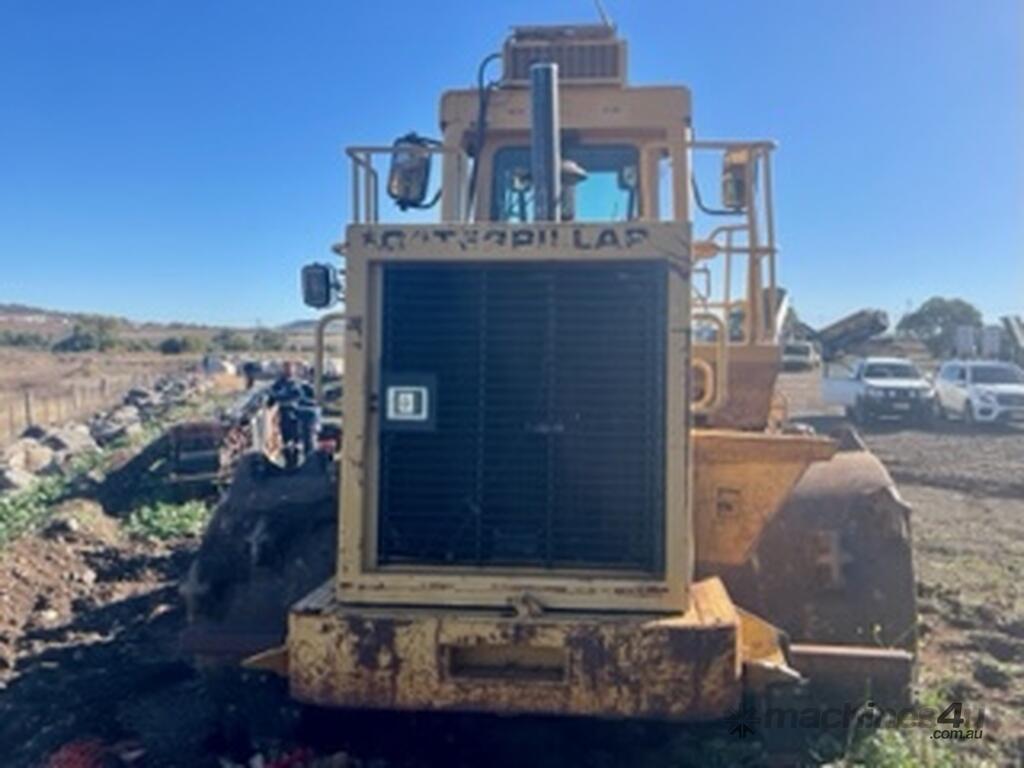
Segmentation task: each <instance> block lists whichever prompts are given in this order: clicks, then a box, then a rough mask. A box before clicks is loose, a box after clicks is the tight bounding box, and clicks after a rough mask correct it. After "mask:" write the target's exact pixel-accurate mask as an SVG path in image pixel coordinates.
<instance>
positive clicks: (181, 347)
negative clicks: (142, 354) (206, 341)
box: [159, 336, 203, 355]
mask: <svg viewBox="0 0 1024 768" xmlns="http://www.w3.org/2000/svg"><path fill="white" fill-rule="evenodd" d="M202 348H203V343H202V342H201V341H200V340H199V339H197V338H196V337H195V336H168V337H167V338H166V339H164V340H163V341H161V342H160V347H159V349H160V351H161V352H162V353H163V354H165V355H180V354H182V353H183V352H198V351H199V350H201V349H202Z"/></svg>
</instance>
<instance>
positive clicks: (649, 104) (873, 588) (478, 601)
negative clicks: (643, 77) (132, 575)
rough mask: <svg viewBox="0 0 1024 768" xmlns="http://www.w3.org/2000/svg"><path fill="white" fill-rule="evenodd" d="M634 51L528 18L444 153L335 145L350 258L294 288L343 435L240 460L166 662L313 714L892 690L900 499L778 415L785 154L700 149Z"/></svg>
mask: <svg viewBox="0 0 1024 768" xmlns="http://www.w3.org/2000/svg"><path fill="white" fill-rule="evenodd" d="M498 61H500V62H501V64H502V67H503V69H502V72H501V75H500V77H499V78H497V79H496V80H493V81H492V80H488V79H487V72H488V71H489V68H490V67H491V65H492V64H494V63H496V62H498ZM627 63H628V57H627V48H626V42H625V41H624V40H622V39H621V38H619V37H618V35H617V33H616V32H615V30H614V28H612V27H610V26H606V25H595V26H588V25H584V26H550V27H536V26H525V27H517V28H515V29H513V30H512V32H511V34H510V36H509V37H508V39H507V40H506V41H505V44H504V47H503V49H502V50H501V51H500V52H499V53H495V54H491V55H490V56H488V57H487V58H485V59H484V60H483V62H482V63H481V65H480V69H479V73H478V77H477V85H476V87H473V88H469V89H461V90H453V91H448V92H446V93H444V94H443V96H442V97H441V101H440V119H439V126H440V135H439V136H438V137H437V138H425V137H421V136H418V135H416V134H409V135H406V136H403V137H401V138H399V139H398V140H396V141H395V142H394V143H392V144H388V145H382V146H365V145H363V146H355V147H350V148H349V149H348V150H347V156H348V158H349V160H350V162H351V172H352V179H351V182H352V187H351V205H352V216H351V221H350V223H349V225H348V227H347V230H346V232H345V236H344V240H343V242H342V243H340V244H339V245H337V246H335V249H334V250H335V252H336V253H337V254H338V255H339V256H340V257H341V259H342V261H341V262H340V263H339V264H338V265H337V266H334V265H325V264H314V265H310V266H309V267H307V268H305V269H304V270H303V275H302V278H303V280H302V282H303V293H304V297H305V300H306V302H307V303H308V304H309V305H311V306H314V307H317V308H321V309H328V308H329V307H330V306H331V305H332V304H334V303H335V302H336V301H338V299H339V298H342V299H343V301H344V311H343V312H329V313H327V314H325V315H324V316H323V320H322V321H321V323H320V326H319V330H318V340H319V342H320V353H319V354H318V360H319V361H322V359H323V354H322V346H323V345H322V340H323V335H324V332H325V329H326V328H327V327H328V326H329V325H330V324H331V323H340V324H341V325H342V327H343V328H344V360H345V387H344V394H343V399H342V406H341V411H342V413H343V415H344V427H343V438H342V445H341V448H340V451H339V452H338V453H337V455H336V456H335V457H334V459H335V460H333V461H331V462H327V463H325V462H307V463H306V464H304V465H303V466H302V467H301V468H299V470H298V471H297V472H293V473H287V474H277V473H271V474H269V475H268V474H267V473H265V472H262V471H260V469H259V467H260V463H261V459H260V457H259V456H250V457H247V459H246V460H244V461H243V462H241V464H240V465H239V467H238V470H237V473H236V477H235V481H234V483H233V485H232V487H231V489H230V491H229V493H228V496H227V498H226V499H225V500H224V502H223V503H222V504H221V505H220V507H219V508H218V510H217V512H216V514H215V516H214V518H213V520H212V522H211V524H210V526H209V529H208V531H207V533H206V536H205V538H204V541H203V543H202V546H201V548H200V550H199V553H198V555H197V557H196V559H195V562H194V563H193V565H192V568H191V571H190V573H189V578H188V579H187V581H186V583H185V584H183V585H182V592H183V595H184V596H185V599H186V602H187V604H188V609H189V616H190V620H191V623H190V626H189V629H188V631H187V632H186V636H185V644H186V647H188V648H190V649H192V650H193V651H194V652H195V653H197V654H198V655H201V656H202V657H204V658H205V659H207V660H221V661H241V662H242V663H244V664H245V665H246V666H249V667H253V668H260V669H268V670H273V671H275V672H277V673H278V674H280V675H283V676H284V677H286V678H287V682H288V688H289V691H290V694H291V696H292V697H294V698H295V699H296V700H298V701H300V702H305V703H309V704H315V705H320V706H325V707H342V708H362V709H384V710H409V711H423V710H444V711H453V712H483V713H502V714H508V715H520V714H521V715H572V716H586V717H594V718H610V719H633V720H655V721H676V722H689V721H707V720H716V719H721V718H727V717H729V716H730V715H731V714H733V713H734V712H736V711H737V709H738V708H740V707H741V705H742V704H743V702H747V701H761V702H763V701H767V700H769V699H772V698H773V697H774V698H777V697H778V696H779V695H782V694H786V693H792V692H796V691H800V692H803V693H804V694H807V693H808V692H809V694H810V695H811V696H812V697H814V700H816V701H829V702H843V703H847V704H851V705H853V706H856V705H859V704H860V703H862V702H864V701H866V700H868V699H869V698H870V699H871V700H872V701H874V702H875V703H876V704H887V703H890V704H893V705H895V704H900V703H903V702H905V701H906V700H907V698H908V696H909V691H910V685H911V682H912V678H913V668H914V664H913V661H914V653H915V643H916V635H915V629H916V608H915V588H914V576H913V569H912V561H911V537H910V510H909V508H908V506H907V504H906V503H904V501H903V500H902V499H901V498H900V495H899V493H898V492H897V490H896V488H895V487H894V485H893V482H892V480H891V478H890V477H889V475H888V473H887V472H886V470H885V468H884V467H883V466H882V464H881V463H880V462H879V461H878V459H877V458H876V457H875V456H873V455H872V454H871V453H870V452H868V451H867V450H866V449H865V448H864V446H863V444H862V443H861V442H860V441H859V439H858V438H857V436H856V434H855V433H845V434H843V435H839V436H835V437H830V436H822V435H817V434H813V433H809V432H808V431H807V430H799V429H794V428H791V427H790V426H789V425H788V423H787V422H786V418H785V413H784V407H783V405H782V402H781V400H780V398H778V397H777V396H776V392H775V382H776V377H777V375H778V372H779V368H780V344H781V329H782V319H783V317H784V315H785V306H784V304H785V302H784V299H783V292H782V290H781V289H780V287H779V286H778V284H777V274H776V257H777V246H776V240H775V225H774V208H773V200H772V154H773V150H774V144H773V143H772V142H770V141H763V140H753V141H746V140H717V139H707V138H700V137H698V135H697V134H696V132H695V129H694V121H693V110H692V102H691V94H690V91H689V90H688V89H687V88H685V87H682V86H638V85H633V84H631V83H630V82H629V80H628V77H627ZM708 156H710V157H711V158H712V159H714V158H715V157H717V158H718V167H719V168H720V176H719V177H718V179H717V180H716V181H717V184H718V185H719V186H720V195H719V197H720V200H719V202H718V203H717V204H710V203H709V202H708V200H709V194H708V190H707V188H706V186H707V185H706V184H705V185H702V184H701V180H700V178H699V176H700V174H699V173H697V170H696V169H697V168H698V167H704V166H700V164H699V163H698V158H700V157H708ZM434 161H438V162H439V163H440V166H441V168H440V179H438V178H437V175H436V173H434V171H433V166H434ZM385 165H386V166H387V168H386V170H385V168H384V166H385ZM381 187H383V192H384V193H385V194H386V199H384V196H383V195H382V194H381V193H382V189H381ZM702 193H703V194H702ZM388 200H390V204H389V203H388ZM382 204H383V205H382ZM429 211H433V214H431V213H430V212H429ZM697 229H701V230H702V231H701V232H699V233H698V232H697V231H696V230H697ZM339 267H342V268H341V269H339Z"/></svg>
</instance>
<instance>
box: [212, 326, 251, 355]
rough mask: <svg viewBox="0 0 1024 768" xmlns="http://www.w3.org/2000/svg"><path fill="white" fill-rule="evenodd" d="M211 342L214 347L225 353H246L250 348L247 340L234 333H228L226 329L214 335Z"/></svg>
mask: <svg viewBox="0 0 1024 768" xmlns="http://www.w3.org/2000/svg"><path fill="white" fill-rule="evenodd" d="M211 342H212V344H213V346H214V347H217V348H218V349H222V350H224V351H225V352H246V351H248V350H249V349H250V348H251V345H250V344H249V340H248V339H247V338H245V337H244V336H243V335H242V334H240V333H236V332H235V331H229V330H228V329H227V328H225V329H224V330H223V331H218V332H217V333H216V334H214V336H213V339H211Z"/></svg>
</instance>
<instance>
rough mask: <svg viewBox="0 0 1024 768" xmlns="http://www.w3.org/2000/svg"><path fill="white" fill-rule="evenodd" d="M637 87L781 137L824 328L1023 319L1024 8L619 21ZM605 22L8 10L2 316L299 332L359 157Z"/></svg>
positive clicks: (132, 4)
mask: <svg viewBox="0 0 1024 768" xmlns="http://www.w3.org/2000/svg"><path fill="white" fill-rule="evenodd" d="M605 6H606V8H607V10H608V12H609V14H610V15H611V16H612V17H613V19H614V21H615V22H616V23H617V24H618V25H619V28H620V32H621V33H622V34H623V35H624V36H626V37H627V38H628V39H629V41H630V46H631V48H630V50H631V65H630V66H631V79H632V81H633V82H635V83H685V84H687V85H689V86H690V87H691V88H692V89H693V93H694V108H695V124H696V127H697V130H698V132H699V134H700V135H702V136H704V137H709V136H718V137H771V138H774V139H776V140H777V141H778V142H779V145H780V149H779V153H778V155H777V157H776V164H775V176H776V179H775V182H776V196H777V226H778V232H779V240H780V243H781V245H782V247H783V253H782V261H781V279H782V281H783V282H784V283H785V284H786V285H788V286H789V288H790V289H791V291H792V294H793V297H794V301H795V302H796V306H797V308H798V310H799V311H800V313H801V315H802V316H804V317H805V318H806V319H807V320H809V321H810V322H811V323H812V324H818V323H822V322H825V321H828V320H831V319H834V318H835V317H837V316H838V315H840V314H842V313H843V312H846V311H849V310H853V309H857V308H859V307H862V306H865V305H871V306H879V307H882V308H884V309H887V310H889V311H890V312H891V313H894V314H896V315H898V314H899V313H900V312H902V311H903V310H904V309H905V308H906V306H907V304H908V302H910V303H915V304H916V303H918V302H920V301H922V300H923V299H925V298H927V297H928V296H931V295H933V294H944V295H960V296H963V297H965V298H967V299H969V300H971V301H973V302H975V303H977V304H978V305H979V306H980V307H981V308H982V310H983V311H984V312H985V314H986V315H987V317H988V318H989V319H995V318H996V317H997V316H998V315H999V314H1001V313H1006V312H1010V311H1013V312H1024V3H1022V2H1020V0H888V1H883V0H849V1H846V2H838V1H835V0H773V1H772V2H762V1H760V0H744V1H740V0H714V1H713V2H712V1H710V0H707V1H705V2H696V1H695V0H685V1H680V0H675V1H674V2H661V3H656V2H650V1H644V0H631V1H629V2H627V0H606V2H605ZM594 18H595V12H594V10H593V5H592V3H591V2H590V1H589V0H571V1H569V0H560V1H559V2H552V1H551V0H546V1H545V2H541V1H540V0H537V1H536V2H533V1H531V2H526V1H523V2H503V3H491V2H463V3H457V2H451V1H448V0H435V2H431V3H419V4H412V3H401V2H395V1H394V0H376V1H375V2H370V3H355V2H342V1H341V0H333V1H330V0H299V1H296V2H289V3H283V2H276V3H271V2H257V1H256V0H222V1H218V2H210V0H107V1H106V2H81V0H65V1H64V2H56V1H51V2H47V0H0V301H20V302H24V303H30V304H39V305H44V306H49V307H54V308H62V309H74V310H89V311H103V312H110V313H114V314H121V315H126V316H129V317H132V318H135V319H154V320H186V321H206V322H214V323H237V324H252V323H255V322H261V323H264V324H274V323H278V322H284V321H287V320H291V319H294V318H296V317H303V316H306V315H308V312H307V311H306V310H304V309H303V307H302V306H301V304H300V301H299V298H298V288H297V285H298V281H297V271H298V268H299V267H300V266H301V265H302V264H303V263H305V262H308V261H311V260H316V259H320V260H323V259H325V258H330V254H329V250H328V248H329V246H330V244H331V243H332V242H334V241H336V240H337V239H339V235H340V233H341V231H342V228H343V226H344V224H345V220H346V216H347V213H348V210H349V208H348V185H347V180H346V176H345V174H346V172H347V169H346V167H345V164H344V163H343V162H342V160H341V148H342V147H343V146H344V145H346V144H355V143H368V142H372V143H384V142H389V141H390V140H391V139H392V138H394V137H395V136H397V135H399V134H402V133H405V132H407V131H409V130H411V129H416V130H418V131H419V132H421V133H427V134H430V133H435V132H436V125H437V113H436V110H437V98H438V96H439V94H440V92H441V91H442V90H443V89H444V88H446V87H462V86H466V85H468V84H470V83H471V81H472V79H473V77H474V73H475V70H476V66H477V63H478V62H479V60H480V59H481V57H482V56H483V55H484V54H486V53H487V52H489V51H491V50H493V49H495V48H497V47H498V46H499V45H500V43H501V41H502V39H503V38H504V36H505V33H506V30H507V28H508V27H509V26H510V25H512V24H516V23H544V22H562V21H573V20H583V21H593V20H594Z"/></svg>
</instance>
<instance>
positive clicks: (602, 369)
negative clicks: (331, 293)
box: [377, 261, 666, 572]
mask: <svg viewBox="0 0 1024 768" xmlns="http://www.w3.org/2000/svg"><path fill="white" fill-rule="evenodd" d="M382 269H383V291H382V332H381V349H380V359H381V375H382V378H383V379H384V380H385V381H386V380H388V379H389V378H390V377H394V376H399V377H400V376H401V375H403V374H408V375H417V376H429V377H430V378H431V380H433V381H435V382H436V386H435V392H434V393H433V397H434V398H436V420H435V423H434V424H433V425H432V428H431V429H429V430H420V431H402V430H397V431H396V430H389V429H382V431H381V433H380V457H379V497H378V534H377V541H378V552H377V554H378V561H379V562H380V563H381V564H384V565H386V564H396V563H406V564H424V565H425V564H431V565H438V564H449V565H461V566H472V565H492V566H493V565H499V566H500V565H507V566H530V567H538V568H551V569H558V568H563V569H564V568H583V567H589V568H602V569H613V570H641V571H646V572H657V571H659V570H660V569H661V568H662V559H663V545H662V539H661V536H660V531H661V529H662V525H663V519H664V465H665V453H664V441H665V435H664V429H665V418H664V408H665V405H664V401H665V392H664V382H665V334H666V304H665V302H666V266H665V264H664V262H661V261H650V262H633V261H631V262H621V263H612V262H606V263H599V262H588V263H572V264H568V263H566V264H546V263H520V264H510V263H501V264H484V263H475V262H474V263H465V262H463V263H459V264H444V263H422V264H407V263H401V264H396V263H392V264H386V265H384V266H383V267H382Z"/></svg>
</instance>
